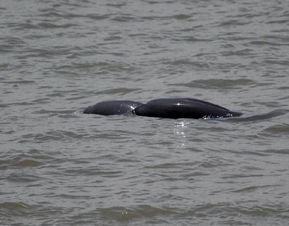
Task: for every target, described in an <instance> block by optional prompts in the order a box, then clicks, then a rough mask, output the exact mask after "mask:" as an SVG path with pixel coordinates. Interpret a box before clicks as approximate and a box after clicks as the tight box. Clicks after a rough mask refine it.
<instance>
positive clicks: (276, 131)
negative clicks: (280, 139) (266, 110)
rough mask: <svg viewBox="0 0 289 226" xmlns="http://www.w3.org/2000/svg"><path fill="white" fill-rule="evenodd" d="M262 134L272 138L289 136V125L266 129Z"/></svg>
mask: <svg viewBox="0 0 289 226" xmlns="http://www.w3.org/2000/svg"><path fill="white" fill-rule="evenodd" d="M261 134H265V135H271V136H287V135H289V125H288V124H280V125H273V126H270V127H268V128H266V129H264V130H263V131H262V132H261Z"/></svg>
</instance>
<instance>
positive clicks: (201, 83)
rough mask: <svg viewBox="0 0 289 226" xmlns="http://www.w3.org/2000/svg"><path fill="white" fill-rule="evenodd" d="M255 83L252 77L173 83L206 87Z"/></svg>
mask: <svg viewBox="0 0 289 226" xmlns="http://www.w3.org/2000/svg"><path fill="white" fill-rule="evenodd" d="M254 84H256V82H255V81H253V80H251V79H200V80H194V81H191V82H188V83H176V84H171V85H176V86H185V87H194V88H206V89H207V88H210V89H233V88H235V87H237V86H248V85H254Z"/></svg>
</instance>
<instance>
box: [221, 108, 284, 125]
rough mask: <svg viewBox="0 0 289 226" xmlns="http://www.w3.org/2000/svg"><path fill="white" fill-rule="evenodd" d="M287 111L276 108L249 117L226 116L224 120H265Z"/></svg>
mask: <svg viewBox="0 0 289 226" xmlns="http://www.w3.org/2000/svg"><path fill="white" fill-rule="evenodd" d="M288 112H289V111H288V110H285V109H278V110H274V111H271V112H269V113H265V114H258V115H253V116H249V117H240V118H228V119H226V121H234V122H253V121H260V120H267V119H271V118H275V117H279V116H282V115H285V114H287V113H288Z"/></svg>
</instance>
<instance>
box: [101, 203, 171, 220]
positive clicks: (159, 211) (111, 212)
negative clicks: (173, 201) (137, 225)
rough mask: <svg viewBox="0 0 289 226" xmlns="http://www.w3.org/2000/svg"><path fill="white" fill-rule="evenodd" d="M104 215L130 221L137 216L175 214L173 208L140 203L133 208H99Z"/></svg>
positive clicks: (147, 216)
mask: <svg viewBox="0 0 289 226" xmlns="http://www.w3.org/2000/svg"><path fill="white" fill-rule="evenodd" d="M98 211H99V212H100V214H101V216H102V217H104V218H108V219H113V220H116V221H121V222H122V221H130V220H134V219H137V218H144V217H146V218H151V217H155V216H167V215H172V214H175V210H174V209H172V208H158V207H153V206H151V205H139V206H136V207H132V208H127V207H122V206H114V207H110V208H103V209H99V210H98Z"/></svg>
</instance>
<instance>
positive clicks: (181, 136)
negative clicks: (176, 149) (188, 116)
mask: <svg viewBox="0 0 289 226" xmlns="http://www.w3.org/2000/svg"><path fill="white" fill-rule="evenodd" d="M188 124H189V123H188V122H185V121H184V120H180V121H176V122H175V125H174V135H175V137H176V138H177V140H178V141H179V142H178V145H179V146H180V147H181V148H184V147H185V146H186V140H187V135H186V133H187V129H188Z"/></svg>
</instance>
